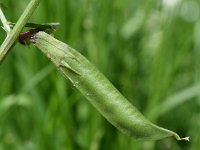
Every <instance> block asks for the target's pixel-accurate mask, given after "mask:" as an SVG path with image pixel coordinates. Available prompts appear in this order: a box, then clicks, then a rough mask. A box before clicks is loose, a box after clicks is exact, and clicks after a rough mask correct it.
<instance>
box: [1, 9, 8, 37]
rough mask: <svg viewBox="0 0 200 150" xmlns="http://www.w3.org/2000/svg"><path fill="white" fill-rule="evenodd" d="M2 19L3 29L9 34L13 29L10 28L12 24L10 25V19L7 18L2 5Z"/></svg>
mask: <svg viewBox="0 0 200 150" xmlns="http://www.w3.org/2000/svg"><path fill="white" fill-rule="evenodd" d="M0 19H1V22H2V24H3V29H4V30H5V31H6V33H7V34H8V33H9V32H10V31H11V29H10V26H9V25H8V21H7V20H6V17H5V16H4V14H3V11H2V10H1V7H0Z"/></svg>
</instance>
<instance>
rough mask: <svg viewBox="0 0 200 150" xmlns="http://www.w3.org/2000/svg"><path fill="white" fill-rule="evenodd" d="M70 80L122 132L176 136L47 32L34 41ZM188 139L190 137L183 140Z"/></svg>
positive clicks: (141, 136)
mask: <svg viewBox="0 0 200 150" xmlns="http://www.w3.org/2000/svg"><path fill="white" fill-rule="evenodd" d="M31 41H32V42H33V43H34V45H35V46H36V47H38V48H39V49H40V50H41V51H42V52H43V53H44V54H45V55H46V56H47V57H48V58H49V59H50V60H51V61H52V62H53V63H54V64H55V65H56V67H57V68H58V69H59V70H60V72H62V73H63V74H64V76H65V77H67V78H68V79H69V80H70V81H71V82H72V84H73V85H74V86H75V87H76V88H77V89H78V90H79V91H80V92H81V93H82V94H83V95H84V96H85V97H86V98H87V99H88V100H89V102H90V103H91V104H92V105H93V106H94V107H95V108H96V109H97V110H98V111H99V112H100V113H101V114H102V115H103V116H104V117H105V118H106V119H107V120H108V121H109V122H110V123H111V124H113V125H114V126H115V127H117V128H118V129H119V130H121V131H122V132H123V133H125V134H127V135H129V136H132V137H135V138H139V139H150V140H159V139H162V138H165V137H169V136H174V137H175V138H176V139H177V140H181V138H180V137H179V136H178V135H177V134H176V133H175V132H173V131H170V130H167V129H164V128H161V127H159V126H156V125H154V124H153V123H151V122H150V121H148V120H147V119H146V118H145V117H144V116H143V115H142V114H141V113H140V112H139V111H138V110H137V109H136V108H135V107H134V106H133V105H132V104H131V103H130V102H129V101H128V100H127V99H126V98H125V97H124V96H123V95H122V94H121V93H120V92H119V91H118V90H117V89H116V88H115V87H114V86H113V85H112V83H111V82H110V81H109V80H108V79H107V78H106V77H105V76H104V75H103V74H102V73H101V72H100V71H99V70H98V69H97V68H96V67H95V66H94V65H92V64H91V63H90V62H89V61H88V60H87V59H86V58H85V57H84V56H82V55H81V54H80V53H79V52H77V51H76V50H74V49H73V48H71V47H69V46H68V45H67V44H65V43H63V42H61V41H59V40H57V39H55V38H53V37H52V36H50V35H48V34H47V33H45V32H39V33H37V34H36V35H35V36H34V37H33V39H32V40H31ZM182 139H184V140H188V137H186V138H182Z"/></svg>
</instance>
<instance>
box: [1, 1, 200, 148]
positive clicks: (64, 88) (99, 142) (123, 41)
mask: <svg viewBox="0 0 200 150" xmlns="http://www.w3.org/2000/svg"><path fill="white" fill-rule="evenodd" d="M4 1H5V2H4ZM4 1H3V3H5V5H7V6H8V8H7V9H6V10H5V12H4V13H5V15H6V17H7V19H8V20H9V21H11V22H16V21H17V20H18V18H19V16H20V15H21V14H22V12H23V11H24V8H25V7H26V6H27V4H28V1H26V0H20V1H17V2H16V0H4ZM169 1H170V2H171V0H169ZM169 1H167V0H163V1H148V2H147V1H143V0H134V1H133V0H123V1H122V0H115V1H108V0H101V1H98V0H77V1H73V0H58V1H55V0H45V1H44V0H43V1H42V2H41V5H40V6H39V7H38V9H37V11H36V12H35V13H34V16H33V17H32V19H31V20H30V22H36V23H46V22H60V23H61V25H60V27H59V29H58V30H57V32H56V33H55V37H56V38H58V39H60V40H62V41H64V42H65V43H68V44H69V45H71V46H72V47H74V48H75V49H78V50H80V53H82V54H83V55H84V56H86V58H88V59H89V60H90V61H91V62H92V63H94V64H95V65H96V66H97V68H99V69H100V71H102V72H103V73H104V74H106V76H107V77H108V78H109V80H111V82H112V83H113V84H114V85H115V86H116V87H117V89H119V91H120V92H121V93H123V94H124V95H125V96H126V97H127V98H128V99H129V100H131V101H130V102H131V103H132V104H134V105H135V106H136V107H137V108H138V109H139V111H141V112H142V113H143V114H144V116H145V117H147V118H150V120H151V121H153V122H155V123H156V124H158V125H160V126H162V127H165V128H168V129H170V130H173V131H177V132H178V133H179V134H180V136H186V135H189V136H190V137H191V141H190V142H177V141H175V140H173V139H172V138H167V139H165V140H161V141H156V142H154V141H147V142H143V141H138V140H134V139H133V138H130V137H128V136H125V135H123V134H121V133H120V132H118V130H116V129H115V128H114V127H113V126H112V125H110V124H109V123H108V122H107V121H106V120H105V119H104V118H103V117H101V115H99V113H98V112H97V111H96V110H95V109H94V108H93V107H92V106H91V105H90V104H89V103H87V101H86V100H83V99H84V98H83V96H82V95H80V94H79V93H78V92H77V91H76V90H75V89H74V88H73V86H72V85H70V82H68V83H66V82H65V79H64V78H63V77H62V76H61V75H59V74H58V73H57V72H56V71H55V70H56V69H54V67H52V66H51V65H50V64H49V63H50V62H49V60H48V59H46V57H44V56H43V55H41V53H40V52H39V51H38V50H36V49H35V50H34V48H33V47H30V48H27V47H24V46H21V45H19V44H16V45H15V47H13V49H12V51H11V52H10V53H9V55H8V57H7V58H6V59H5V61H4V62H3V64H1V65H0V82H1V84H0V105H1V106H0V108H1V110H0V115H1V116H0V118H1V119H0V149H6V150H13V149H15V150H27V149H29V150H35V149H41V150H46V149H48V150H62V149H68V150H77V149H80V150H84V149H90V150H97V149H100V150H106V149H117V150H130V149H134V150H141V149H142V150H156V149H157V150H160V149H164V150H168V149H174V150H180V149H184V150H196V149H198V148H199V147H200V136H199V134H198V133H199V131H200V122H199V118H200V115H199V114H200V109H199V108H200V95H199V92H196V90H197V88H196V87H198V86H199V84H200V78H199V76H200V72H199V68H200V59H199V57H200V51H199V49H200V45H199V43H200V21H199V7H200V6H199V1H197V0H192V1H183V0H179V1H178V0H174V1H173V2H171V3H169ZM5 37H6V34H5V33H4V31H3V29H2V30H0V42H1V43H2V41H3V40H4V39H5ZM184 91H185V92H186V93H188V94H189V95H187V96H185V95H184V94H183V93H182V92H184ZM190 95H191V96H190ZM172 100H173V101H172ZM5 101H8V102H5ZM165 105H166V107H165ZM172 105H173V106H172ZM159 106H161V107H159ZM154 108H155V110H156V112H155V111H154ZM158 108H159V109H158ZM162 108H165V109H163V110H162ZM160 110H162V113H161V114H160V112H161V111H160Z"/></svg>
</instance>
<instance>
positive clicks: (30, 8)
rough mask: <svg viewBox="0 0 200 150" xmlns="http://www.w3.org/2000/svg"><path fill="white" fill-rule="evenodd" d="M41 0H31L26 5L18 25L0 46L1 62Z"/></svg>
mask: <svg viewBox="0 0 200 150" xmlns="http://www.w3.org/2000/svg"><path fill="white" fill-rule="evenodd" d="M39 2H40V0H31V2H30V3H29V4H28V6H27V7H26V9H25V11H24V12H23V14H22V15H21V17H20V18H19V20H18V21H17V23H16V25H15V26H14V28H13V30H11V31H10V32H9V34H8V37H7V38H6V39H5V41H4V42H3V44H2V45H1V47H0V63H1V62H2V61H3V59H4V58H5V56H6V54H7V53H8V52H9V49H10V48H11V46H12V45H13V43H14V42H15V41H16V39H17V37H18V35H19V34H20V32H21V30H22V29H23V27H24V26H25V24H26V23H27V21H28V20H29V18H30V17H31V16H32V14H33V12H34V11H35V9H36V8H37V6H38V5H39Z"/></svg>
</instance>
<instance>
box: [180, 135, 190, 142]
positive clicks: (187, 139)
mask: <svg viewBox="0 0 200 150" xmlns="http://www.w3.org/2000/svg"><path fill="white" fill-rule="evenodd" d="M180 140H185V141H190V137H189V136H187V137H184V138H181V139H180Z"/></svg>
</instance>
